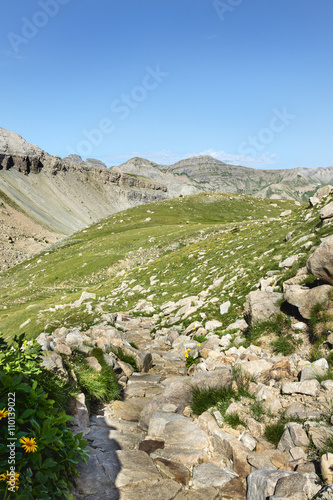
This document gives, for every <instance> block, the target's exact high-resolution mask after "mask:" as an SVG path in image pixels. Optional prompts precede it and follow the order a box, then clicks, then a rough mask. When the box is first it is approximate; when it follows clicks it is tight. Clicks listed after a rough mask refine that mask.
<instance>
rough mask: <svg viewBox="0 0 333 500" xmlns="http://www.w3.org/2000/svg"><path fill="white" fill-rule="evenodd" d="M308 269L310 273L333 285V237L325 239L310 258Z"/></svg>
mask: <svg viewBox="0 0 333 500" xmlns="http://www.w3.org/2000/svg"><path fill="white" fill-rule="evenodd" d="M306 268H307V270H308V272H309V273H311V274H314V275H315V276H317V278H320V279H322V280H323V281H325V283H329V284H330V285H333V236H329V237H328V238H325V240H324V241H323V242H322V244H321V245H320V246H319V247H318V248H317V250H315V252H314V253H313V254H312V255H311V256H310V257H309V259H308V261H307V263H306Z"/></svg>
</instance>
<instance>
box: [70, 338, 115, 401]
mask: <svg viewBox="0 0 333 500" xmlns="http://www.w3.org/2000/svg"><path fill="white" fill-rule="evenodd" d="M92 355H93V356H95V357H96V359H97V360H98V362H99V363H100V365H101V366H102V371H101V372H99V373H98V372H96V371H95V370H93V369H92V368H91V367H90V366H88V365H87V363H86V361H85V357H84V356H83V355H82V354H81V353H77V354H75V356H73V358H74V359H73V361H71V362H70V364H71V367H72V368H73V370H74V372H75V375H76V377H77V380H78V385H79V387H80V389H81V390H82V392H84V393H85V394H86V395H87V396H88V402H91V401H92V402H94V401H102V402H108V401H112V400H114V399H119V397H120V388H119V385H118V382H117V378H116V375H115V373H114V371H113V370H112V368H111V367H110V366H109V365H108V364H107V363H106V362H105V360H104V358H103V351H102V350H101V349H97V348H96V349H94V350H93V351H92Z"/></svg>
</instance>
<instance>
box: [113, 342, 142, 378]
mask: <svg viewBox="0 0 333 500" xmlns="http://www.w3.org/2000/svg"><path fill="white" fill-rule="evenodd" d="M111 352H113V354H115V355H116V356H117V358H119V359H120V361H123V362H124V363H127V364H129V365H131V366H132V368H133V369H134V371H135V372H138V371H139V370H138V365H137V364H136V361H135V359H134V358H133V356H130V355H129V354H126V353H125V352H124V351H123V350H122V349H121V347H115V348H113V349H111Z"/></svg>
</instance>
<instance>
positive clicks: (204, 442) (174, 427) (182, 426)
mask: <svg viewBox="0 0 333 500" xmlns="http://www.w3.org/2000/svg"><path fill="white" fill-rule="evenodd" d="M186 420H187V421H184V420H176V421H173V422H168V423H167V424H166V425H165V448H176V449H177V448H181V449H192V450H203V449H206V448H208V446H209V438H208V436H207V434H206V433H205V432H204V431H202V430H200V429H199V428H198V427H197V426H196V425H195V424H194V423H193V422H192V421H191V420H189V419H186Z"/></svg>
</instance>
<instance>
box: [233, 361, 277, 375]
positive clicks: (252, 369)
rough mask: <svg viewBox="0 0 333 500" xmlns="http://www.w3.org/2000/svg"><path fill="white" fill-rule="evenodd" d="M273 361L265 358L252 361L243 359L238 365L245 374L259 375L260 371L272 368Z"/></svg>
mask: <svg viewBox="0 0 333 500" xmlns="http://www.w3.org/2000/svg"><path fill="white" fill-rule="evenodd" d="M272 365H273V363H272V362H271V361H267V360H266V359H258V360H254V361H245V362H244V363H242V364H241V365H240V366H241V367H242V370H243V372H244V373H245V374H247V375H250V376H251V377H252V376H256V375H260V374H261V373H262V372H265V371H266V370H269V369H270V368H272Z"/></svg>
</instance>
